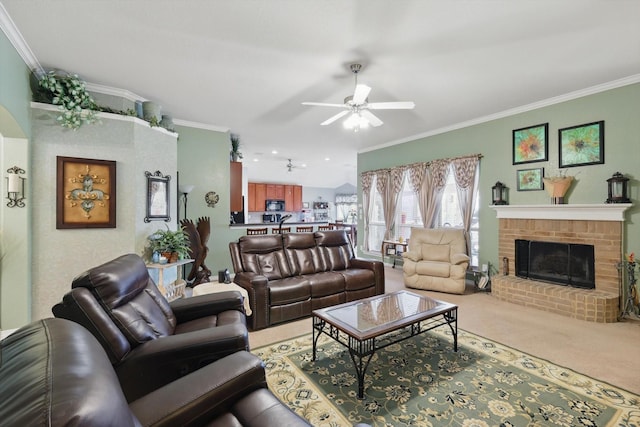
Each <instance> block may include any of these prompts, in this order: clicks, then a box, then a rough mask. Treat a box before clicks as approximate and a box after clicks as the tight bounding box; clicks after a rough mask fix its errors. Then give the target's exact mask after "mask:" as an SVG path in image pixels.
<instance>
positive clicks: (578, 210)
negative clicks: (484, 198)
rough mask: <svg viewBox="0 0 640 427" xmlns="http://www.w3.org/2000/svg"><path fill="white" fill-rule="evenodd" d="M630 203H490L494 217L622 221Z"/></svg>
mask: <svg viewBox="0 0 640 427" xmlns="http://www.w3.org/2000/svg"><path fill="white" fill-rule="evenodd" d="M631 206H633V204H632V203H611V204H604V203H603V204H597V205H587V204H576V205H569V204H566V205H491V206H489V207H490V208H492V209H495V211H496V217H497V218H498V219H500V218H513V219H559V220H563V219H564V220H593V221H624V220H625V219H624V212H625V211H626V210H627V209H629V208H630V207H631Z"/></svg>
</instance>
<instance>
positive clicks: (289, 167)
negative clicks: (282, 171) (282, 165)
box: [287, 159, 297, 172]
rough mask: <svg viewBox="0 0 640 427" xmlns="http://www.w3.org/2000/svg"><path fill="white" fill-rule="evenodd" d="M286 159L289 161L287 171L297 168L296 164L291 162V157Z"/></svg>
mask: <svg viewBox="0 0 640 427" xmlns="http://www.w3.org/2000/svg"><path fill="white" fill-rule="evenodd" d="M287 160H289V163H287V171H288V172H293V169H294V168H297V166H294V165H293V163H291V159H287Z"/></svg>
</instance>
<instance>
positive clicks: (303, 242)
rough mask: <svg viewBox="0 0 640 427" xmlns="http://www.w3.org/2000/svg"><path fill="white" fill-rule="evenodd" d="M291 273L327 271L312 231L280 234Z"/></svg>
mask: <svg viewBox="0 0 640 427" xmlns="http://www.w3.org/2000/svg"><path fill="white" fill-rule="evenodd" d="M282 241H283V244H284V249H285V254H286V256H287V261H288V262H289V267H291V273H292V275H301V274H312V273H319V272H321V271H327V270H328V268H327V266H326V265H325V263H324V262H323V258H322V256H321V254H320V250H319V249H318V247H317V246H316V240H315V238H314V237H313V233H286V234H284V235H283V236H282Z"/></svg>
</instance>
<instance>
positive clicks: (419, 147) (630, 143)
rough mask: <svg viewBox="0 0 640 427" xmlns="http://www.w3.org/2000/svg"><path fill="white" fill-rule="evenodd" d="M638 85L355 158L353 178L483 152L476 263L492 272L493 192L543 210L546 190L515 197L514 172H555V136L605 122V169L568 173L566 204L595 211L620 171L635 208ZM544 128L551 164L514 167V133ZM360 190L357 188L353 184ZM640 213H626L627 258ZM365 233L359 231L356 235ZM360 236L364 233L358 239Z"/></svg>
mask: <svg viewBox="0 0 640 427" xmlns="http://www.w3.org/2000/svg"><path fill="white" fill-rule="evenodd" d="M638 111H640V84H632V85H628V86H624V87H621V88H617V89H611V90H607V91H605V92H600V93H597V94H593V95H588V96H584V97H582V98H578V99H574V100H570V101H566V102H562V103H558V104H554V105H549V106H546V107H542V108H538V109H535V110H532V111H527V112H524V113H519V114H514V115H511V116H508V117H505V118H500V119H496V120H492V121H488V122H486V123H481V124H476V125H471V126H468V127H465V128H461V129H457V130H452V131H448V132H444V133H440V134H437V135H432V136H429V137H425V138H420V139H416V140H414V141H410V142H406V143H403V144H400V145H394V146H391V147H386V148H382V149H379V150H374V151H370V152H366V153H361V154H359V155H358V175H360V173H362V172H364V171H368V170H374V169H380V168H386V167H391V166H398V165H403V164H409V163H414V162H417V161H428V160H433V159H439V158H448V157H456V156H461V155H466V154H473V153H481V154H482V155H483V156H484V157H483V158H482V160H481V162H480V183H479V190H480V211H479V212H480V263H486V262H487V261H489V262H491V263H493V264H494V265H497V261H498V259H497V258H498V220H497V219H496V216H495V211H494V210H493V209H491V208H490V207H489V205H490V204H491V187H492V186H493V185H494V184H495V183H496V181H501V182H503V183H504V184H506V185H507V187H509V203H510V204H512V205H527V204H534V205H538V204H547V203H550V202H549V197H548V195H547V193H546V192H545V191H526V192H523V191H516V171H517V170H520V169H528V168H538V167H544V169H545V174H547V175H548V174H550V173H551V174H552V173H553V172H556V173H557V172H558V170H559V168H558V129H561V128H565V127H570V126H574V125H579V124H583V123H590V122H595V121H599V120H604V121H605V163H604V164H601V165H592V166H582V167H573V168H568V169H566V170H567V171H568V174H569V175H573V176H574V177H575V182H574V184H573V186H572V189H571V190H570V192H569V193H568V195H567V199H568V203H571V204H578V203H586V204H598V203H603V202H604V201H605V199H606V198H607V183H606V180H607V179H608V178H610V177H611V175H613V173H615V172H617V171H620V172H622V173H623V174H625V176H627V177H628V178H630V197H631V199H632V201H633V202H634V203H637V201H638V197H639V191H640V190H639V186H638V184H639V183H640V182H639V179H640V120H638V119H639V117H638ZM540 123H549V160H548V161H546V162H538V163H528V164H524V165H517V166H514V165H513V164H512V148H511V146H512V130H513V129H519V128H523V127H527V126H532V125H537V124H540ZM358 187H359V188H358V191H359V193H361V191H362V187H361V184H360V183H358ZM639 210H640V208H639V207H638V206H634V207H632V208H631V209H630V210H628V211H627V214H626V219H627V221H626V223H625V235H626V239H627V241H626V246H625V248H624V249H625V252H630V251H636V252H639V251H640V242H639V241H637V237H638V236H640V225H639V224H638V221H639V220H640V216H639V215H638V212H639ZM359 232H360V233H363V230H362V229H360V230H359ZM361 235H362V234H361Z"/></svg>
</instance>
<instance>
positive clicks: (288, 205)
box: [284, 185, 295, 212]
mask: <svg viewBox="0 0 640 427" xmlns="http://www.w3.org/2000/svg"><path fill="white" fill-rule="evenodd" d="M284 210H285V211H287V212H291V211H294V210H295V209H293V185H285V186H284Z"/></svg>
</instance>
